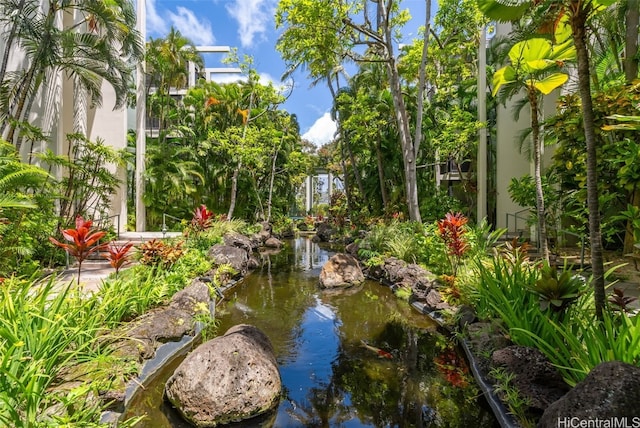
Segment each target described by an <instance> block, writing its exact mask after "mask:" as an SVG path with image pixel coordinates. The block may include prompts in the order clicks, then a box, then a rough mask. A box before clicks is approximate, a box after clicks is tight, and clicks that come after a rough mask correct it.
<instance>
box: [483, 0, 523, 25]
mask: <svg viewBox="0 0 640 428" xmlns="http://www.w3.org/2000/svg"><path fill="white" fill-rule="evenodd" d="M477 1H478V8H479V9H480V11H481V12H482V13H483V14H484V15H485V16H486V17H488V18H490V19H493V20H496V21H499V22H509V21H515V20H518V19H520V18H521V17H522V15H524V13H525V12H526V11H527V9H529V7H530V6H531V2H529V1H518V0H503V1H502V2H499V1H495V0H477Z"/></svg>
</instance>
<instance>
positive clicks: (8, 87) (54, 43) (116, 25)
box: [0, 0, 142, 149]
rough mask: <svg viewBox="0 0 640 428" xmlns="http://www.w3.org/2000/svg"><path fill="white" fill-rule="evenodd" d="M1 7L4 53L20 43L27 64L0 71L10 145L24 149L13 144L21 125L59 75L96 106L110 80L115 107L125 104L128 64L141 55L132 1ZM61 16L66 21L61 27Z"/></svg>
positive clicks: (1, 114) (89, 0) (0, 113)
mask: <svg viewBox="0 0 640 428" xmlns="http://www.w3.org/2000/svg"><path fill="white" fill-rule="evenodd" d="M1 6H2V7H3V8H4V12H5V13H7V12H9V14H8V15H6V16H8V20H6V21H5V23H6V24H9V26H10V33H9V36H8V39H7V43H8V44H9V45H8V46H6V49H9V48H11V47H12V46H13V44H15V43H17V44H18V45H19V46H20V47H21V48H22V50H23V51H24V53H25V57H26V64H27V65H26V67H25V68H24V69H22V70H18V71H16V72H12V73H6V67H7V65H6V64H7V63H6V62H5V61H4V60H3V63H2V66H1V67H0V71H3V73H5V74H4V76H3V77H4V80H3V81H2V82H1V84H2V95H3V96H2V100H1V103H0V107H1V110H0V117H1V118H3V119H4V124H3V126H2V129H0V131H2V132H3V135H4V136H6V137H7V138H6V139H7V140H8V141H10V142H15V144H16V147H17V148H18V149H19V148H20V145H21V142H22V141H21V139H18V140H15V136H16V131H18V129H19V124H20V123H21V122H27V121H28V119H29V114H30V110H31V108H32V106H33V103H34V101H35V99H36V97H37V94H38V92H39V90H40V88H42V87H43V85H45V84H46V83H47V82H48V79H49V78H50V76H51V75H52V74H53V73H56V72H63V73H66V74H67V75H68V76H72V77H73V79H74V83H75V85H76V88H78V89H79V91H78V92H79V93H81V94H83V93H85V92H86V93H87V94H88V96H89V97H90V99H91V101H92V103H93V104H95V105H99V104H100V103H101V84H102V80H106V81H107V82H109V83H110V84H111V85H112V86H113V88H114V90H115V94H116V103H115V104H116V107H121V106H122V105H124V103H125V102H126V100H127V94H128V90H129V86H128V85H129V81H130V79H131V71H132V68H131V65H130V64H131V62H130V61H135V60H136V59H137V58H139V57H140V55H141V53H142V49H141V44H140V40H139V37H138V34H137V33H136V32H135V30H133V28H134V27H135V25H134V24H135V12H134V9H133V5H132V4H131V2H130V1H127V0H114V1H104V0H85V1H50V2H49V4H48V7H45V8H44V9H40V2H39V1H29V2H23V1H20V2H9V1H4V2H2V4H1ZM60 17H63V18H64V19H63V23H62V25H60V24H59V21H60ZM70 17H73V18H72V19H71V18H70ZM5 54H6V51H5ZM5 57H6V55H5ZM78 92H77V93H78Z"/></svg>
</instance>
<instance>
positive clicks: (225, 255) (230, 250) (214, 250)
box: [208, 244, 249, 276]
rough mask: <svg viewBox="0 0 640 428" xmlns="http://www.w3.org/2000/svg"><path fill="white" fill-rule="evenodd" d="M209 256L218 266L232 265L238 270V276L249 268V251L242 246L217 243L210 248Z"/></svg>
mask: <svg viewBox="0 0 640 428" xmlns="http://www.w3.org/2000/svg"><path fill="white" fill-rule="evenodd" d="M208 256H209V258H211V259H212V260H213V262H214V263H215V264H216V266H220V265H223V264H228V265H230V266H231V267H232V268H233V269H235V270H236V272H237V273H238V276H243V275H244V274H246V273H247V270H248V269H249V267H248V266H249V253H248V252H247V251H246V250H244V249H242V248H238V247H232V246H230V245H222V244H216V245H214V246H213V247H211V248H210V249H209V253H208Z"/></svg>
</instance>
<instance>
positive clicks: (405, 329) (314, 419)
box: [142, 238, 496, 428]
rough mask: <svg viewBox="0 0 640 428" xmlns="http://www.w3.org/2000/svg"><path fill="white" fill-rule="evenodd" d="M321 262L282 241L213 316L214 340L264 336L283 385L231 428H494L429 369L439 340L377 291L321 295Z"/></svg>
mask: <svg viewBox="0 0 640 428" xmlns="http://www.w3.org/2000/svg"><path fill="white" fill-rule="evenodd" d="M329 256H330V254H329V253H328V252H327V251H325V250H323V249H321V248H319V247H318V246H317V245H316V244H314V243H312V242H311V241H310V240H309V239H305V238H300V239H297V240H295V241H290V242H289V245H288V248H287V249H286V250H284V251H282V252H281V253H279V254H264V255H263V263H262V267H261V269H259V271H257V272H254V273H253V274H251V275H250V276H249V277H247V278H246V279H245V280H244V281H243V282H242V283H241V284H238V285H237V286H236V287H235V288H234V289H233V291H232V292H231V293H230V295H229V296H228V298H227V301H226V302H224V304H223V305H222V306H221V307H219V311H218V314H219V318H220V321H221V325H220V332H221V333H223V332H224V331H226V330H227V329H228V328H230V327H231V326H233V325H236V324H239V323H248V324H253V325H255V326H257V327H258V328H260V329H261V330H262V331H264V332H265V333H266V334H267V335H268V336H269V338H270V340H271V342H272V343H273V345H274V349H275V352H276V357H277V359H278V363H279V365H280V373H281V376H282V381H283V385H284V394H283V399H282V400H281V403H280V405H279V407H278V409H277V410H276V411H275V412H274V413H272V414H271V415H268V416H266V417H263V418H260V419H256V420H252V421H247V422H243V423H240V424H234V425H233V426H235V427H244V428H246V427H278V428H280V427H363V426H367V427H369V426H375V427H466V426H473V427H479V428H483V427H494V426H496V424H495V420H494V418H493V415H492V414H491V413H490V412H489V411H487V410H485V409H484V408H483V407H481V406H479V405H478V403H477V401H476V399H475V394H476V392H475V391H474V390H472V389H468V388H467V389H464V388H461V387H460V385H457V386H456V385H453V384H451V383H450V382H448V381H447V379H446V378H445V377H444V376H443V375H442V373H441V370H439V369H438V367H437V366H436V365H435V364H434V358H436V357H437V356H438V355H439V353H441V350H442V349H443V348H444V346H445V344H446V342H447V340H446V339H445V338H444V337H443V336H441V335H439V334H438V333H437V331H436V326H435V325H434V324H433V323H432V322H431V321H429V320H428V319H427V318H425V317H424V316H422V315H420V314H418V313H417V312H416V311H414V310H413V309H412V308H411V307H410V306H409V305H408V304H406V303H404V302H401V301H398V300H397V299H396V298H395V297H394V296H393V295H392V293H391V292H390V290H389V289H387V288H386V287H382V286H380V285H379V284H377V283H373V282H365V284H364V285H363V286H362V287H360V288H358V289H354V290H350V291H347V292H344V293H341V294H327V293H323V292H322V291H321V290H319V288H318V285H317V283H318V275H319V272H320V269H321V267H322V265H323V264H324V263H325V262H326V261H327V260H328V258H329ZM363 341H364V342H366V343H368V344H370V345H371V346H373V347H375V348H380V349H382V350H384V351H385V352H389V353H390V354H391V356H392V358H391V359H387V358H380V357H379V355H378V354H377V353H376V352H372V350H371V348H365V347H363V346H362V342H363ZM169 375H170V373H168V374H167V375H166V376H165V378H166V377H168V376H169ZM151 401H153V400H151ZM149 413H151V411H149ZM167 419H170V418H168V417H167V416H154V415H153V414H150V418H149V421H150V424H149V425H142V426H150V427H158V426H160V427H163V426H167V427H168V426H176V425H173V424H172V423H170V424H167V423H164V422H163V423H161V422H160V421H162V420H167Z"/></svg>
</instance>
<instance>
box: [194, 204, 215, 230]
mask: <svg viewBox="0 0 640 428" xmlns="http://www.w3.org/2000/svg"><path fill="white" fill-rule="evenodd" d="M213 217H214V214H213V213H212V212H211V211H209V210H208V209H207V207H206V205H204V204H202V205H200V206H199V207H198V208H196V210H195V212H194V213H193V218H192V219H191V224H192V225H193V227H194V228H196V229H197V230H205V229H207V228H209V227H210V226H211V222H212V221H213Z"/></svg>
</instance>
